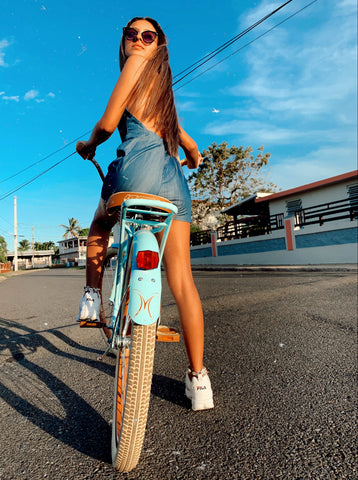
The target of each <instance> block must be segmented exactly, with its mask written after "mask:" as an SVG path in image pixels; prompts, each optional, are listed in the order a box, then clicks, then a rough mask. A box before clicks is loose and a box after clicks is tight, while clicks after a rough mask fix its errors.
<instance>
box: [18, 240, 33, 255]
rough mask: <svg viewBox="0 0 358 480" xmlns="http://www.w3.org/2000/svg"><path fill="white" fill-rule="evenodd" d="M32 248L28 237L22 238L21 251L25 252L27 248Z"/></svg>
mask: <svg viewBox="0 0 358 480" xmlns="http://www.w3.org/2000/svg"><path fill="white" fill-rule="evenodd" d="M30 248H31V244H30V242H29V241H28V240H26V238H24V239H23V240H20V242H19V250H20V252H24V251H25V250H29V249H30Z"/></svg>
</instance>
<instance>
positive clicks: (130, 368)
mask: <svg viewBox="0 0 358 480" xmlns="http://www.w3.org/2000/svg"><path fill="white" fill-rule="evenodd" d="M155 334H156V323H154V324H151V325H144V326H143V325H135V324H132V325H131V340H130V342H129V343H128V346H127V347H123V348H122V349H121V350H120V351H119V354H118V356H117V363H116V374H115V387H114V391H115V392H114V393H115V394H114V407H113V419H112V421H113V423H112V460H113V466H114V467H115V468H116V469H117V470H119V471H120V472H129V471H130V470H132V469H133V468H134V467H135V466H136V465H137V463H138V460H139V457H140V453H141V450H142V445H143V440H144V434H145V427H146V423H147V416H148V408H149V400H150V389H151V384H152V374H153V360H154V348H155Z"/></svg>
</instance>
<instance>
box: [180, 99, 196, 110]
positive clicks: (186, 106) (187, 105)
mask: <svg viewBox="0 0 358 480" xmlns="http://www.w3.org/2000/svg"><path fill="white" fill-rule="evenodd" d="M176 108H177V110H178V112H193V111H194V110H195V109H196V107H195V103H194V102H192V101H186V102H181V101H178V102H176Z"/></svg>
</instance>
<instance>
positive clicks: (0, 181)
mask: <svg viewBox="0 0 358 480" xmlns="http://www.w3.org/2000/svg"><path fill="white" fill-rule="evenodd" d="M91 131H92V130H88V132H86V133H83V134H82V135H80V136H79V137H77V138H75V139H74V140H71V141H70V142H69V143H67V144H66V145H64V146H63V147H61V148H59V149H58V150H56V151H54V152H52V153H50V154H49V155H47V156H46V157H44V158H42V159H41V160H39V161H37V162H34V163H32V164H31V165H28V166H27V167H26V168H23V169H22V170H19V171H18V172H16V173H14V174H13V175H10V177H7V178H4V179H3V180H0V183H3V182H6V181H7V180H10V179H11V178H14V177H17V175H20V173H23V172H26V170H28V169H29V168H32V167H34V166H35V165H39V164H40V163H41V162H44V161H45V160H47V159H48V158H50V157H52V156H53V155H55V154H56V153H58V152H61V151H62V150H64V149H65V148H67V147H68V146H69V145H71V144H72V143H75V142H76V141H77V140H79V139H80V138H83V137H84V136H86V135H88V134H89V133H90V132H91Z"/></svg>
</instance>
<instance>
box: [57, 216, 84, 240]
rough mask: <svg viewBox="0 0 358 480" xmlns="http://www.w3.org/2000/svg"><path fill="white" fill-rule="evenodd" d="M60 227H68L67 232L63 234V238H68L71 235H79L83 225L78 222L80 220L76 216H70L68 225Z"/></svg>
mask: <svg viewBox="0 0 358 480" xmlns="http://www.w3.org/2000/svg"><path fill="white" fill-rule="evenodd" d="M60 227H63V228H65V229H66V231H65V233H64V234H63V238H68V236H70V238H71V237H78V235H79V233H80V231H81V226H80V224H79V223H78V220H76V219H75V218H69V219H68V225H60Z"/></svg>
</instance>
